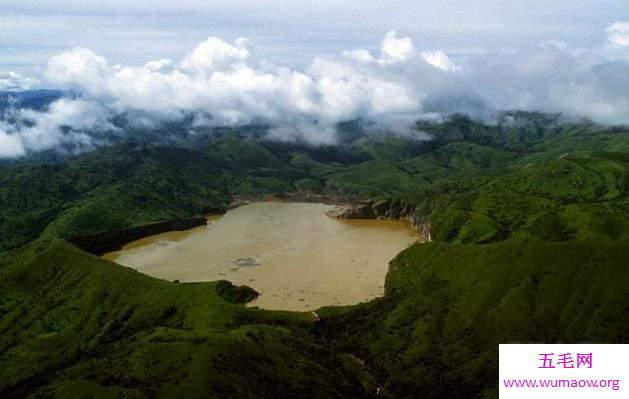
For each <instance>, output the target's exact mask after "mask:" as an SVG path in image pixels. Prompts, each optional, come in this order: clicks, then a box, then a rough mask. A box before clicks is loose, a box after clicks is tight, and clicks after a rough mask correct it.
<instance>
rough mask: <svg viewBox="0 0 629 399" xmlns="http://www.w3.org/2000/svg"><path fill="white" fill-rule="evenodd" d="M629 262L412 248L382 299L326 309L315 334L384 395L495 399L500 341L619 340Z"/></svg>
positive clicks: (600, 249)
mask: <svg viewBox="0 0 629 399" xmlns="http://www.w3.org/2000/svg"><path fill="white" fill-rule="evenodd" d="M628 264H629V244H628V243H592V242H581V243H551V244H545V243H534V244H527V245H523V244H522V243H521V242H519V241H508V242H501V243H496V244H488V245H456V244H436V243H435V244H425V245H417V246H414V247H412V248H410V249H408V250H406V251H404V252H403V253H401V254H400V255H399V256H398V257H397V258H396V259H395V260H394V261H393V263H392V265H391V270H390V272H389V274H388V276H387V282H386V295H385V298H384V299H379V300H376V301H373V302H371V303H369V304H367V305H362V306H358V307H354V308H350V309H344V310H339V309H334V308H330V309H327V310H326V311H325V312H322V315H324V317H323V320H324V322H323V323H322V324H321V325H320V326H319V333H320V334H321V335H322V336H323V337H324V339H325V340H326V341H329V342H336V343H337V345H338V349H339V350H342V351H347V352H352V353H355V354H357V355H359V356H361V357H362V358H364V359H366V360H367V362H368V363H369V364H370V365H371V366H372V367H373V372H374V374H375V376H376V378H377V379H379V380H380V381H385V384H384V387H383V389H384V390H383V395H385V396H386V397H392V398H399V397H409V398H410V397H413V395H414V393H415V392H423V393H424V396H423V397H427V398H443V397H461V398H469V397H475V396H477V395H482V394H484V395H487V396H491V397H497V390H496V388H497V373H498V370H497V368H498V358H497V355H498V347H497V344H498V343H507V342H525V343H526V342H565V343H579V342H627V340H628V339H629V308H628V307H629V273H627V270H626V267H627V265H628Z"/></svg>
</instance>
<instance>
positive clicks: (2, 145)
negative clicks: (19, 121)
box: [0, 127, 26, 159]
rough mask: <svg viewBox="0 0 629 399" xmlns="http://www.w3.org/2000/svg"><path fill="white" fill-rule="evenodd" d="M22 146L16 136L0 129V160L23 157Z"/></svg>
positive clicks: (18, 137)
mask: <svg viewBox="0 0 629 399" xmlns="http://www.w3.org/2000/svg"><path fill="white" fill-rule="evenodd" d="M25 153H26V151H25V150H24V145H22V140H21V138H20V136H19V135H18V134H9V133H7V132H5V131H4V130H3V129H2V127H0V159H2V158H15V157H20V156H22V155H24V154H25Z"/></svg>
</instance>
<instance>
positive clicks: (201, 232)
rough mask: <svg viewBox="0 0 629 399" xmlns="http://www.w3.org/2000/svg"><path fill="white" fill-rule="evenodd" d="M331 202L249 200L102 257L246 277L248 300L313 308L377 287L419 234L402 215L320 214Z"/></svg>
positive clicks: (200, 274)
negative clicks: (251, 294)
mask: <svg viewBox="0 0 629 399" xmlns="http://www.w3.org/2000/svg"><path fill="white" fill-rule="evenodd" d="M331 208H332V207H331V206H328V205H323V204H306V203H281V202H261V203H254V204H250V205H245V206H241V207H239V208H236V209H233V210H231V211H229V212H227V213H226V214H225V215H224V216H221V217H216V218H213V219H211V220H210V222H209V224H208V225H207V226H202V227H198V228H195V229H192V230H189V231H186V232H172V233H164V234H159V235H156V236H152V237H148V238H144V239H142V240H139V241H136V242H133V243H131V244H129V245H127V246H125V247H124V248H123V249H122V250H120V251H117V252H112V253H110V254H106V255H105V256H104V257H105V258H107V259H110V260H114V261H116V262H118V263H120V264H122V265H126V266H129V267H132V268H134V269H136V270H138V271H140V272H142V273H145V274H148V275H150V276H154V277H159V278H164V279H167V280H176V279H177V280H180V281H182V282H184V281H187V282H190V281H212V280H220V279H225V280H229V281H231V282H233V283H235V284H238V285H240V284H246V285H248V286H250V287H252V288H254V289H255V290H256V291H258V292H259V293H260V296H259V297H258V299H256V300H255V301H254V302H252V303H251V304H250V305H251V306H259V307H261V308H266V309H285V310H311V309H316V308H318V307H320V306H325V305H348V304H355V303H359V302H362V301H366V300H369V299H372V298H374V297H376V296H380V295H382V294H383V291H384V289H383V285H384V279H385V275H386V273H387V269H388V263H389V261H390V260H391V259H392V258H393V257H394V256H395V255H396V254H397V253H399V252H400V251H401V250H403V249H404V248H406V247H407V246H408V245H410V244H411V243H413V242H414V241H415V240H416V239H417V237H416V236H414V235H413V233H412V231H411V229H410V227H409V226H408V224H406V223H404V222H398V221H383V220H360V221H356V220H353V221H341V220H336V219H333V218H330V217H328V216H326V214H325V212H326V211H328V210H329V209H331Z"/></svg>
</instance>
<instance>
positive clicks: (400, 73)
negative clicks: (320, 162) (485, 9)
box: [2, 23, 629, 155]
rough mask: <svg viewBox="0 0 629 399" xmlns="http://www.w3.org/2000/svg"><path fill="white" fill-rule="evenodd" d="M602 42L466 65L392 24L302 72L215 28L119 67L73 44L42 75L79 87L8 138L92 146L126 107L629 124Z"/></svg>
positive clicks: (332, 118) (618, 70) (326, 125)
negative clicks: (550, 116) (172, 50)
mask: <svg viewBox="0 0 629 399" xmlns="http://www.w3.org/2000/svg"><path fill="white" fill-rule="evenodd" d="M620 31H621V29H620V28H618V23H617V24H614V25H611V26H610V28H609V29H608V33H610V32H611V33H610V35H611V36H610V37H613V35H615V34H617V33H618V32H620ZM610 40H611V39H610ZM614 40H615V42H617V43H622V41H620V40H619V39H617V38H616V39H614ZM599 50H601V49H598V48H591V49H578V50H573V49H571V48H570V47H569V46H568V45H567V44H566V43H562V42H559V41H552V40H551V41H546V42H543V43H542V44H541V45H540V46H537V47H536V48H534V49H532V50H529V51H526V52H495V53H487V52H478V53H471V54H467V55H466V56H464V57H462V56H461V55H458V56H457V60H461V63H460V64H459V63H458V62H457V63H455V62H454V61H453V60H452V58H451V57H450V55H448V54H447V53H445V52H443V51H439V50H433V51H425V50H424V51H422V50H421V49H418V50H416V48H415V44H414V43H413V41H412V40H411V39H410V38H408V37H400V36H398V35H397V34H396V32H395V31H390V32H388V33H387V34H386V35H385V37H384V39H383V40H382V41H381V42H380V47H379V50H376V51H374V52H370V51H368V50H366V49H356V50H349V51H345V52H342V53H341V56H339V57H332V56H325V57H324V56H320V57H315V58H314V60H313V61H312V62H311V63H310V65H309V66H308V67H307V68H305V69H304V70H297V69H293V68H289V67H285V66H281V65H275V64H271V63H269V62H254V61H253V57H252V56H251V53H252V46H251V44H250V43H249V41H248V40H246V39H244V38H240V39H237V40H235V41H234V42H231V43H229V42H226V41H224V40H222V39H219V38H216V37H210V38H208V39H207V40H205V41H203V42H201V43H200V44H198V45H197V46H196V47H194V48H193V49H192V50H191V51H190V52H189V53H187V54H186V55H185V56H184V57H183V58H182V59H181V60H180V61H178V60H171V59H158V60H156V61H149V62H146V63H144V64H140V65H138V66H133V65H111V64H110V63H109V62H108V61H107V60H106V59H105V58H104V57H102V56H100V55H98V54H96V53H94V52H93V51H91V50H89V49H84V48H75V49H72V50H69V51H67V52H64V53H62V54H58V55H56V56H54V57H52V58H51V59H50V60H49V62H48V65H47V67H46V69H45V72H44V76H45V79H46V80H47V82H48V84H49V85H52V86H54V87H59V88H67V89H73V90H76V91H77V92H79V93H80V96H79V97H78V98H75V99H71V98H64V99H62V100H58V101H57V102H55V103H53V104H52V105H51V106H50V108H49V109H48V110H46V111H44V112H37V111H32V110H21V111H18V113H17V118H16V120H18V121H19V122H18V123H16V124H12V125H11V126H5V128H4V130H3V134H4V135H3V136H2V140H4V142H6V143H11V145H10V146H9V144H7V145H6V148H12V150H6V152H11V153H13V154H17V155H19V154H23V153H25V152H29V151H37V150H41V149H47V148H59V147H61V148H73V147H75V148H78V149H81V148H90V147H91V146H95V145H98V144H99V143H100V140H101V137H102V133H103V132H110V131H114V130H115V128H114V126H113V125H112V123H111V120H112V118H113V117H114V116H116V115H120V114H124V115H125V116H126V117H127V120H129V123H132V124H136V125H138V126H143V127H147V126H148V127H151V126H158V125H159V124H160V123H161V122H163V121H172V120H180V119H181V118H182V117H183V116H192V118H193V120H194V121H195V122H194V124H195V126H200V125H224V124H230V125H233V124H243V123H251V122H256V121H260V120H265V121H268V122H270V123H271V124H272V125H273V126H274V128H273V129H272V131H271V136H272V137H273V138H275V139H278V138H280V137H285V138H287V139H288V138H292V139H294V138H299V139H303V140H308V141H311V142H313V143H319V144H321V143H329V142H330V140H331V139H333V129H332V128H331V127H332V126H333V125H334V123H335V122H338V121H342V120H347V119H352V118H356V117H362V118H367V119H371V120H375V121H377V122H379V123H380V124H381V126H387V129H391V126H399V127H400V128H399V129H398V130H399V131H405V129H406V127H408V126H409V125H410V124H411V123H412V121H413V120H414V119H416V118H418V117H422V116H425V115H427V114H431V115H434V114H435V113H440V112H470V113H476V114H481V113H486V112H490V111H492V110H496V109H523V110H541V111H549V112H566V113H570V114H573V115H577V116H582V117H587V118H592V119H593V120H595V121H598V122H603V123H629V94H627V93H629V63H627V62H624V61H622V60H620V61H618V60H612V59H609V58H605V57H606V54H607V53H605V52H604V51H599ZM461 65H462V66H461ZM282 135H284V136H282ZM20 146H21V147H20ZM20 148H21V150H20Z"/></svg>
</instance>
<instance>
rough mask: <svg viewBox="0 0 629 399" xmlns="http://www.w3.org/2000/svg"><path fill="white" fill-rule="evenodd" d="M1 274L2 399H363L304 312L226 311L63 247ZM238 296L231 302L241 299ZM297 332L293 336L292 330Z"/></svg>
mask: <svg viewBox="0 0 629 399" xmlns="http://www.w3.org/2000/svg"><path fill="white" fill-rule="evenodd" d="M24 256H25V258H27V259H25V261H24V263H23V264H13V265H11V266H7V267H6V268H4V269H3V272H2V275H1V276H0V298H2V299H1V302H0V353H2V356H0V396H3V397H7V396H8V395H11V397H19V396H21V395H25V394H33V395H38V394H40V395H43V396H46V395H49V396H53V397H64V398H67V397H84V396H81V395H80V394H81V393H84V394H88V393H91V394H95V395H97V397H101V396H100V393H103V395H112V396H115V395H116V394H117V393H119V392H122V391H124V392H126V393H127V394H128V395H129V396H130V397H155V398H161V397H163V398H172V397H186V398H195V397H199V398H201V397H207V395H208V393H211V394H212V395H213V396H214V397H260V396H263V397H271V396H273V393H274V392H278V391H281V392H284V393H285V395H287V396H288V397H321V398H326V397H343V396H348V395H349V396H360V395H365V393H364V392H363V391H362V388H361V387H360V385H359V384H358V383H357V382H356V380H355V379H354V378H353V377H351V376H350V375H349V374H348V373H347V372H346V371H345V369H344V368H343V366H342V365H341V363H340V361H339V360H338V359H337V358H336V357H334V356H333V355H332V353H331V352H330V351H329V350H327V349H325V348H323V347H321V346H319V345H316V343H315V342H314V340H313V339H312V337H311V336H309V335H307V334H306V332H305V331H307V330H306V329H307V328H308V326H309V325H310V323H312V317H311V316H310V315H307V314H304V315H300V314H290V313H272V312H261V311H257V310H249V309H246V308H243V307H242V306H241V305H238V304H232V303H229V302H227V301H225V300H224V299H223V298H222V297H221V296H219V295H218V291H217V290H219V291H227V292H226V293H224V294H223V296H226V297H229V294H230V292H229V291H230V290H231V291H233V290H234V289H233V288H232V289H230V288H229V284H227V283H220V282H219V283H197V284H177V283H169V282H166V281H161V280H156V279H153V278H150V277H147V276H145V275H142V274H140V273H137V272H135V271H133V270H131V269H128V268H125V267H121V266H117V265H115V264H113V263H110V262H106V261H103V260H100V259H98V258H95V257H93V256H91V255H87V254H85V253H84V252H82V251H80V250H78V249H76V248H74V247H72V246H70V245H69V244H66V243H64V242H57V243H56V244H54V245H53V246H52V247H50V248H48V249H46V250H45V251H43V252H41V253H34V252H33V253H31V254H27V255H24ZM232 296H233V294H232ZM288 327H290V328H288Z"/></svg>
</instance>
